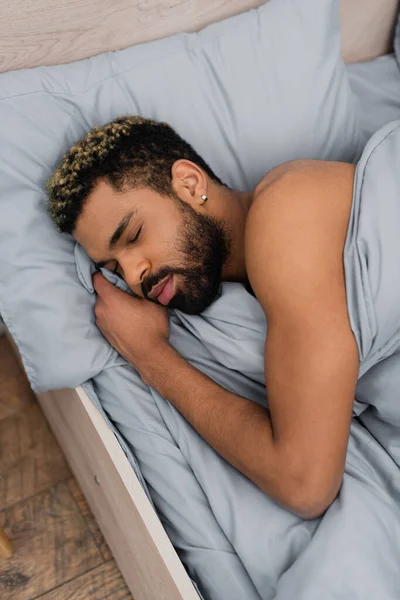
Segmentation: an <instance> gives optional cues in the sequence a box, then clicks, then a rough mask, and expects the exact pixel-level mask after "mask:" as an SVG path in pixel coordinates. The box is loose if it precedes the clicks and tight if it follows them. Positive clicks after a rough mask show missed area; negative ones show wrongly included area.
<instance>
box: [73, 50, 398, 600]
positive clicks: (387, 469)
mask: <svg viewBox="0 0 400 600" xmlns="http://www.w3.org/2000/svg"><path fill="white" fill-rule="evenodd" d="M348 73H349V78H350V82H351V85H352V88H353V90H354V92H355V94H356V96H357V98H358V102H359V106H360V120H361V123H362V127H363V131H364V135H365V140H367V139H368V138H370V137H371V135H372V134H373V133H374V132H375V130H376V129H378V128H379V127H380V126H382V125H383V124H385V123H387V122H389V121H392V120H394V119H396V118H400V76H399V71H398V67H397V63H396V61H395V60H394V57H393V56H388V57H384V58H381V59H378V60H375V61H371V62H368V63H362V64H357V65H351V66H349V67H348ZM375 220H376V219H375ZM79 260H81V261H83V260H84V258H83V257H82V256H81V258H80V259H79ZM81 271H82V272H84V271H85V269H84V268H81ZM348 272H350V269H349V271H348ZM358 300H359V299H358ZM355 304H357V303H356V302H355ZM357 310H358V313H357V314H358V316H360V314H361V312H360V309H359V306H358V309H357ZM356 312H357V311H356ZM364 320H365V315H364ZM364 325H365V323H364ZM361 329H362V327H361ZM361 329H360V330H361ZM265 333H266V323H265V319H264V316H263V314H262V311H261V309H260V306H259V305H258V303H257V302H256V300H255V299H254V298H253V297H252V296H251V295H250V294H248V293H247V292H246V290H245V289H244V288H243V287H242V286H240V285H238V284H225V285H224V286H223V290H222V294H221V296H220V298H219V299H218V300H217V302H216V303H214V305H213V306H212V307H210V308H209V309H208V310H207V311H206V312H205V313H204V314H203V315H201V316H187V315H183V314H181V313H179V312H178V311H175V312H174V313H173V314H171V341H172V343H173V345H174V346H175V347H176V348H177V349H178V351H179V352H180V353H181V354H182V355H183V356H185V357H186V359H187V360H189V361H190V362H191V363H192V364H194V365H195V366H196V367H198V368H199V369H201V370H202V371H204V372H205V373H206V374H208V375H209V376H210V377H212V378H213V379H214V380H216V381H217V382H218V383H220V384H221V385H224V386H225V387H226V388H227V389H231V390H232V391H235V392H236V393H239V394H242V395H243V396H245V397H247V398H249V399H251V400H253V401H255V402H258V403H260V404H264V405H266V403H267V401H266V396H265V388H264V374H263V346H264V339H265ZM375 337H376V336H375ZM359 343H360V348H361V346H362V344H364V346H365V345H366V344H367V342H366V341H365V337H364V338H363V339H361V338H360V339H359ZM367 345H368V344H367ZM369 349H370V348H369ZM361 350H362V357H363V361H364V367H365V368H364V370H363V369H362V371H361V372H362V375H363V377H361V379H360V382H359V386H358V388H357V398H356V402H355V410H354V419H353V423H352V427H351V435H350V441H349V448H348V455H347V461H346V471H345V475H344V483H343V486H342V489H341V492H340V494H339V496H338V499H337V500H336V501H335V502H334V504H333V505H332V506H331V507H330V509H329V510H328V511H327V513H326V514H325V515H324V517H323V518H322V519H317V520H314V521H302V520H301V519H299V518H298V517H296V516H294V515H292V514H291V513H289V512H288V511H286V510H285V509H283V508H282V507H280V506H278V505H277V504H276V503H275V502H273V501H272V500H271V499H270V498H268V497H267V496H266V495H265V494H264V493H262V492H261V491H260V490H259V489H258V488H257V487H256V486H255V485H253V484H252V483H251V482H250V481H249V480H248V479H247V478H245V477H244V476H242V475H241V474H240V473H239V472H238V471H236V470H235V469H234V468H233V467H231V466H230V465H229V464H228V463H226V462H225V461H224V460H223V459H222V458H221V457H220V456H219V455H218V454H217V453H216V452H214V451H213V450H212V448H210V447H209V446H208V445H207V444H206V443H205V442H204V441H203V440H202V439H201V438H200V436H198V434H197V433H196V432H195V431H194V429H193V428H192V427H191V426H190V425H189V424H188V423H187V422H186V421H185V419H183V417H182V416H181V415H180V414H179V413H178V412H177V411H176V410H175V409H174V408H173V407H172V406H171V405H170V404H169V403H168V402H166V401H165V400H164V399H163V398H162V397H160V396H159V394H157V392H155V391H154V390H152V389H151V388H149V387H148V386H146V385H145V384H143V382H142V381H141V380H140V377H139V376H138V375H137V373H135V371H134V370H133V369H132V368H131V367H130V366H129V365H125V366H122V367H121V366H118V367H114V368H110V369H107V370H105V371H103V372H102V373H101V374H100V375H98V376H97V377H95V378H94V380H92V381H91V382H88V383H87V384H86V386H85V387H86V389H87V391H88V393H89V394H90V396H91V397H92V398H93V400H94V401H95V402H96V403H99V402H100V403H101V407H102V410H103V411H105V414H106V416H107V418H109V419H110V420H111V421H112V423H113V426H115V427H116V429H117V431H118V436H119V439H120V441H121V443H122V444H123V447H124V450H125V452H126V453H127V455H128V458H129V459H130V461H131V464H132V466H133V467H134V468H135V470H136V472H137V473H138V475H139V477H140V478H141V481H142V483H143V485H144V487H145V489H146V491H147V493H148V494H150V497H151V500H152V502H153V504H154V506H155V508H156V510H157V511H158V514H159V516H160V519H161V521H162V523H163V525H164V527H165V529H166V531H167V533H168V535H169V537H170V539H171V541H172V542H173V544H174V546H175V547H176V549H177V551H178V553H179V555H180V557H181V559H182V561H183V563H184V564H185V565H186V567H187V570H188V572H189V575H190V576H191V577H192V579H193V580H194V581H195V582H196V583H197V584H198V587H199V590H200V592H201V594H202V595H203V597H204V598H205V599H206V600H222V599H225V598H229V599H230V600H241V599H242V598H246V599H247V600H260V599H262V600H272V598H276V599H279V600H293V598H294V597H296V600H303V599H304V600H314V599H315V600H317V599H320V598H321V597H322V595H323V597H324V598H326V599H329V600H331V599H332V600H333V599H335V600H337V599H340V600H342V599H343V600H349V598H352V599H354V600H376V598H385V600H398V598H399V597H400V575H399V569H398V565H399V564H400V511H399V504H400V476H399V473H400V471H399V465H400V451H399V439H400V438H399V431H400V416H399V411H398V410H397V409H396V406H397V405H398V402H397V400H396V398H397V395H398V391H397V390H398V389H399V388H400V382H399V375H398V372H399V363H400V350H399V348H397V349H395V351H393V352H392V354H391V356H390V358H387V360H385V361H383V362H382V361H380V360H376V357H373V360H372V362H371V360H370V359H371V352H367V351H366V348H365V347H364V348H361ZM368 360H369V361H370V362H369V363H368ZM374 361H375V362H376V364H374ZM382 373H383V375H382ZM385 377H388V379H387V381H389V383H386V380H385ZM388 397H390V400H391V402H389V403H388V402H387V398H388ZM99 399H100V400H99ZM121 436H122V437H121ZM144 480H145V482H146V483H144Z"/></svg>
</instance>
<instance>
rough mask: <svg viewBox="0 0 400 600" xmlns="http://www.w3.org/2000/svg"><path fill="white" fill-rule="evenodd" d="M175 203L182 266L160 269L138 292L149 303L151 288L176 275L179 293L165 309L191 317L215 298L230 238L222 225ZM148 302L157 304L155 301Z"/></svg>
mask: <svg viewBox="0 0 400 600" xmlns="http://www.w3.org/2000/svg"><path fill="white" fill-rule="evenodd" d="M175 201H176V203H177V206H178V208H179V211H180V213H181V215H182V233H181V234H180V235H179V237H178V240H177V251H178V255H179V256H180V257H181V259H180V263H181V265H182V266H181V267H169V266H166V267H164V268H163V269H160V270H159V271H158V272H157V273H156V274H154V275H152V276H150V277H149V278H148V279H147V280H146V281H145V282H143V284H142V291H143V295H144V296H145V298H147V299H148V300H151V299H150V298H148V293H149V292H150V290H151V289H152V287H153V286H154V285H157V284H158V283H159V282H160V281H162V279H164V278H165V277H168V276H169V275H179V276H180V279H181V286H182V289H177V290H176V293H175V295H174V297H173V298H172V299H171V301H170V302H169V304H168V308H173V309H177V310H181V311H182V312H185V313H187V314H192V315H195V314H199V313H202V312H203V311H204V310H205V309H206V308H207V307H208V306H210V304H211V303H212V302H213V301H214V300H215V299H216V298H217V296H218V293H219V290H220V287H221V282H222V271H223V267H224V265H225V263H226V261H227V260H228V257H229V254H230V248H231V238H230V236H229V234H228V232H227V231H226V227H224V225H223V222H222V221H220V220H218V219H216V218H214V217H210V216H207V215H203V214H201V213H198V212H197V211H196V210H194V208H192V207H191V206H190V205H189V204H187V203H186V202H183V201H182V200H181V199H180V198H179V197H178V196H176V198H175ZM174 250H175V252H176V249H174ZM151 301H152V302H156V303H157V300H151Z"/></svg>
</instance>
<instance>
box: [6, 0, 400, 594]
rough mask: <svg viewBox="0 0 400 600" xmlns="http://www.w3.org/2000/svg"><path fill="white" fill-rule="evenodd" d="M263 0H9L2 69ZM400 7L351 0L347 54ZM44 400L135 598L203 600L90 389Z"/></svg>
mask: <svg viewBox="0 0 400 600" xmlns="http://www.w3.org/2000/svg"><path fill="white" fill-rule="evenodd" d="M275 1H279V0H275ZM299 1H301V0H299ZM261 4H263V1H262V0H152V1H146V2H144V1H143V0H142V1H139V0H115V1H114V2H109V0H80V1H75V2H74V3H71V2H70V0H57V2H54V1H53V0H30V2H29V3H27V2H26V1H25V0H12V2H10V0H0V72H1V71H8V70H13V69H21V68H28V67H35V66H38V65H44V64H46V65H51V64H60V63H62V62H64V63H65V62H70V61H73V60H78V59H81V58H85V57H88V56H92V55H94V54H98V53H100V52H105V51H107V50H116V49H121V48H124V47H127V46H130V45H132V44H135V43H139V42H145V41H149V40H153V39H156V38H160V37H164V36H166V35H170V34H173V33H176V32H178V31H194V30H198V29H200V28H201V27H203V26H205V25H207V24H209V23H212V22H215V21H217V20H220V19H223V18H225V17H227V16H230V15H233V14H236V13H239V12H242V11H244V10H247V9H249V8H253V7H256V6H259V5H261ZM396 8H397V0H341V19H342V31H343V36H342V37H343V42H342V49H343V57H344V59H345V60H346V61H347V62H354V61H359V60H367V59H370V58H375V57H377V56H380V55H382V54H385V53H387V52H388V51H390V39H391V35H392V30H393V23H394V19H395V14H396ZM38 400H39V402H40V405H41V407H42V409H43V411H44V413H45V415H46V417H47V419H48V421H49V423H50V425H51V427H52V429H53V431H54V433H55V435H56V437H57V439H58V441H59V443H60V445H61V447H62V449H63V451H64V453H65V455H66V457H67V459H68V462H69V464H70V466H71V469H72V471H73V472H74V474H75V476H76V478H77V480H78V482H79V484H80V486H81V487H82V490H83V492H84V494H85V496H86V498H87V500H88V503H89V504H90V507H91V509H92V511H93V513H94V515H95V517H96V519H97V521H98V523H99V525H100V528H101V530H102V532H103V534H104V537H105V538H106V540H107V542H108V544H109V546H110V548H111V551H112V553H113V555H114V557H115V560H116V562H117V564H118V566H119V568H120V570H121V572H122V574H123V576H124V578H125V580H126V582H127V585H128V586H129V588H130V590H131V592H132V595H133V597H134V599H135V600H160V599H161V598H163V599H165V600H199V596H198V594H197V592H196V590H195V588H194V586H193V585H192V583H191V581H190V579H189V577H188V575H187V573H186V571H185V569H184V567H183V565H182V563H181V562H180V560H179V557H178V555H177V554H176V552H175V550H174V548H173V547H172V544H171V542H170V541H169V539H168V537H167V535H166V533H165V531H164V529H163V527H162V525H161V523H160V521H159V519H158V517H157V515H156V513H155V511H154V509H153V508H152V506H151V504H150V502H149V501H148V499H147V496H146V495H145V493H144V491H143V489H142V487H141V486H140V483H139V481H138V479H137V478H136V476H135V474H134V472H133V469H132V468H131V466H130V464H129V462H128V460H127V458H126V457H125V454H124V453H123V451H122V449H121V447H120V445H119V443H118V442H117V440H116V438H115V436H114V434H113V433H112V432H111V430H110V429H109V428H108V426H107V424H106V422H105V421H104V419H103V417H102V416H101V415H100V413H99V412H98V411H97V409H96V408H95V406H94V405H93V404H92V402H91V401H90V399H89V398H88V396H87V395H86V393H85V392H84V390H83V389H82V388H81V387H79V388H76V389H75V390H57V391H54V392H48V393H45V394H41V395H39V398H38Z"/></svg>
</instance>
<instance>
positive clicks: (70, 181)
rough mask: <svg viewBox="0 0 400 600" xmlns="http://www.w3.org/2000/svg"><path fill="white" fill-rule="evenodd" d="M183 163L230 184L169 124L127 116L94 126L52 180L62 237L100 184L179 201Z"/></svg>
mask: <svg viewBox="0 0 400 600" xmlns="http://www.w3.org/2000/svg"><path fill="white" fill-rule="evenodd" d="M182 158H183V159H186V160H190V161H192V162H194V163H196V164H197V165H198V166H199V167H201V168H202V169H203V170H204V171H205V172H206V173H207V175H208V176H209V177H210V178H211V179H213V180H214V181H216V182H217V183H219V184H221V185H224V184H223V183H222V181H221V180H220V179H219V178H218V177H217V176H216V175H215V173H214V172H213V171H212V170H211V168H210V167H209V166H208V165H207V164H206V162H205V161H204V160H203V159H202V158H201V157H200V156H199V155H198V154H197V152H196V151H195V150H194V149H193V148H192V147H191V146H190V144H188V143H187V142H185V140H183V139H182V138H181V137H180V136H179V135H178V134H177V133H176V131H174V129H172V127H170V125H168V124H167V123H161V122H158V121H153V120H151V119H145V118H143V117H139V116H122V117H118V118H117V119H115V120H114V121H111V123H107V124H106V125H103V126H102V127H94V128H93V129H91V130H90V131H89V132H88V133H87V134H86V135H85V137H83V138H82V139H81V140H79V141H78V142H77V143H76V144H75V145H74V146H72V148H70V150H68V152H67V153H66V154H65V156H64V157H63V159H62V161H61V163H60V164H59V165H58V167H57V169H56V170H55V172H54V173H53V175H52V176H51V177H50V179H49V180H48V181H47V184H46V188H47V192H48V195H49V212H50V216H51V218H52V219H53V221H54V222H55V224H56V225H57V228H58V230H59V231H60V232H63V233H72V232H73V230H74V228H75V225H76V221H77V219H78V217H79V215H80V214H81V212H82V209H83V206H84V203H85V200H86V198H87V197H88V195H89V194H90V192H91V191H92V190H93V188H94V187H95V185H96V183H98V182H99V181H100V180H103V181H106V182H107V183H108V184H109V185H111V186H112V187H113V188H114V189H115V190H116V191H119V192H120V191H124V190H126V189H137V188H141V187H148V188H151V189H153V190H154V191H156V192H158V193H159V194H161V195H163V196H169V197H172V198H176V195H175V193H174V190H173V187H172V175H171V169H172V165H173V164H174V162H175V161H177V160H179V159H182Z"/></svg>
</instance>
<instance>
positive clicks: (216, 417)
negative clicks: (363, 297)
mask: <svg viewBox="0 0 400 600" xmlns="http://www.w3.org/2000/svg"><path fill="white" fill-rule="evenodd" d="M354 173H355V167H354V166H353V165H349V164H346V163H333V162H323V161H295V162H292V163H286V164H284V165H282V166H280V167H278V168H276V169H274V170H273V171H271V172H270V173H268V175H267V176H266V177H265V178H264V179H263V180H262V181H261V182H260V184H259V185H258V186H257V188H256V189H255V190H254V191H253V192H251V193H243V192H237V191H233V190H229V189H227V188H224V187H221V186H219V185H218V184H216V183H215V182H213V181H212V180H210V178H209V177H208V176H207V175H206V174H205V173H204V172H203V171H202V170H201V169H200V168H199V167H197V166H196V165H194V164H193V163H191V162H189V161H184V160H182V161H177V162H176V163H175V164H174V166H173V168H172V182H173V188H174V190H175V192H176V194H177V196H178V197H179V198H180V200H181V201H183V202H184V203H186V204H187V205H188V206H190V207H191V209H193V210H194V211H196V213H197V214H199V215H203V216H206V217H210V218H211V219H212V220H213V222H214V224H216V225H217V226H220V227H222V231H224V232H225V233H226V240H228V242H229V243H228V247H229V255H228V257H227V259H226V260H225V262H224V264H223V266H222V269H221V271H222V272H221V274H220V276H221V279H222V280H224V281H228V280H230V281H239V282H242V283H248V284H249V285H250V286H251V288H252V290H253V292H254V294H255V295H256V297H257V299H258V300H259V302H260V304H261V306H262V308H263V310H264V312H265V315H266V318H267V321H268V336H267V339H266V343H265V373H266V386H267V389H268V402H269V409H268V410H266V409H264V408H262V407H260V406H259V405H257V404H255V403H253V402H250V401H249V400H247V399H245V398H243V397H241V396H237V395H235V394H233V393H231V392H229V391H227V390H225V389H224V388H222V387H221V386H219V385H218V384H216V383H215V382H214V381H213V380H211V379H210V378H209V377H207V376H206V375H204V374H203V373H201V372H200V371H198V370H197V369H195V368H194V367H193V366H192V365H190V364H189V363H187V362H186V361H185V360H184V359H183V358H182V357H181V356H180V355H179V354H178V353H177V352H176V351H175V350H174V348H173V347H172V346H171V345H170V344H169V341H168V333H169V328H168V314H167V310H166V308H165V307H163V306H161V305H159V304H157V303H156V302H154V301H151V302H149V301H147V300H146V299H143V298H146V295H147V293H148V291H149V290H150V289H151V288H150V287H149V286H148V285H147V284H148V282H149V281H150V282H151V283H152V284H154V283H157V281H158V280H157V273H161V274H162V273H163V269H164V268H165V267H166V265H168V268H169V269H171V268H172V269H174V268H177V269H179V268H181V269H184V268H186V267H196V268H200V267H201V265H200V264H199V263H196V264H190V259H189V257H188V256H186V255H185V254H184V253H182V249H184V246H185V241H187V240H185V235H184V232H185V228H184V225H183V224H184V222H185V221H184V217H183V216H182V214H183V213H182V211H181V210H180V209H179V207H177V205H176V203H175V202H174V200H173V199H171V198H164V197H160V196H158V195H157V194H156V193H155V192H153V191H151V190H149V189H136V190H129V191H126V192H123V193H116V192H115V191H114V190H112V188H111V187H110V186H109V185H108V184H106V183H105V182H99V183H98V185H97V186H96V188H95V189H94V191H93V192H92V193H91V195H90V196H89V198H88V200H87V202H86V204H85V206H84V209H83V212H82V214H81V216H80V217H79V219H78V221H77V225H76V228H75V230H74V236H75V238H76V239H77V240H78V241H79V242H80V244H81V245H82V246H84V248H85V249H86V251H87V252H88V254H89V255H90V256H91V257H92V258H93V260H94V261H95V262H99V261H105V262H106V266H107V267H108V268H110V269H113V270H114V268H117V269H118V270H119V272H120V274H121V275H123V277H124V278H125V279H126V281H127V283H128V285H129V286H130V287H131V289H132V290H133V291H134V292H135V294H136V295H137V297H134V298H132V297H130V296H128V295H127V294H125V293H123V292H121V291H120V290H118V289H117V288H115V287H114V286H112V285H111V284H109V283H108V282H107V281H106V280H105V278H104V277H103V276H101V275H100V274H98V275H95V277H94V285H95V289H96V292H97V294H98V298H97V303H96V309H95V313H96V322H97V325H98V327H99V328H100V329H101V331H102V333H103V335H104V336H105V337H106V339H107V340H108V341H109V342H110V343H111V344H112V345H113V346H114V347H115V348H116V349H117V350H118V351H119V352H120V353H121V354H122V355H123V356H124V357H125V358H126V359H127V360H128V361H129V362H130V363H131V364H132V365H133V366H134V367H135V368H136V369H137V370H138V372H139V373H140V374H141V376H142V378H143V380H144V381H145V382H146V383H147V384H149V385H151V386H152V387H153V388H155V389H156V390H157V391H158V392H159V393H160V394H161V395H162V396H164V397H165V398H166V399H167V400H169V401H170V402H171V403H172V404H173V405H174V406H175V407H176V408H177V409H178V410H179V411H180V412H181V413H182V414H183V416H184V417H185V418H186V419H187V420H188V421H189V422H190V423H191V424H192V425H193V427H194V428H195V429H196V430H197V431H198V432H199V434H200V435H201V436H202V437H203V438H204V439H205V440H207V442H208V443H209V444H210V445H211V446H213V448H215V450H216V451H217V452H219V453H220V454H221V455H222V456H223V457H224V458H225V459H226V460H227V461H229V462H230V463H231V464H232V465H234V466H235V467H236V468H237V469H239V470H240V471H241V472H242V473H244V474H245V475H246V476H247V477H248V478H250V479H251V480H252V481H253V482H254V483H256V485H258V486H259V487H260V488H261V489H262V490H264V491H265V492H266V493H267V494H268V495H270V496H271V497H272V498H274V499H275V500H276V501H277V502H279V503H281V504H282V505H284V506H285V507H287V508H288V509H289V510H291V511H293V512H295V513H296V514H298V515H300V516H301V517H303V518H305V519H312V518H315V517H317V516H319V515H321V514H322V513H323V512H324V511H325V510H326V509H327V508H328V507H329V505H330V504H331V503H332V501H333V500H334V499H335V497H336V495H337V493H338V491H339V489H340V486H341V483H342V479H343V473H344V465H345V457H346V449H347V443H348V438H349V430H350V422H351V416H352V406H353V400H354V394H355V387H356V384H357V379H358V370H359V357H358V351H357V345H356V341H355V338H354V335H353V333H352V331H351V328H350V323H349V319H348V312H347V304H346V290H345V280H344V268H343V248H344V243H345V238H346V233H347V227H348V221H349V216H350V210H351V203H352V191H353V181H354ZM203 194H206V195H207V196H208V201H207V202H206V203H205V204H203V203H202V200H201V196H202V195H203ZM132 211H134V212H135V218H134V219H132V220H131V222H130V224H129V226H128V228H127V230H126V232H125V233H124V234H123V235H122V237H121V239H120V240H119V241H118V243H117V244H116V246H115V248H113V249H112V250H110V249H109V240H110V238H111V237H112V235H113V233H114V232H115V229H116V228H117V227H118V224H119V223H120V221H121V219H123V218H124V216H126V214H127V213H128V212H132ZM140 225H142V226H143V229H142V232H141V235H140V237H139V239H138V240H137V241H136V242H134V243H131V244H130V243H129V240H131V239H132V238H134V236H135V234H136V233H137V230H138V228H139V227H140ZM199 237H201V236H199ZM177 240H178V241H179V242H180V243H178V244H177ZM204 251H206V249H205V248H204ZM164 273H165V271H164ZM182 273H183V274H181V275H179V274H177V275H174V286H175V287H174V289H175V292H176V293H180V294H181V295H182V297H183V298H184V297H185V289H186V290H190V289H191V291H192V292H195V293H197V295H198V298H197V299H199V297H200V296H201V286H200V287H199V288H198V289H196V285H195V282H194V281H191V279H190V274H189V275H187V276H185V271H183V272H182ZM203 284H204V282H203ZM191 286H192V287H191ZM208 300H209V298H208Z"/></svg>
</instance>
